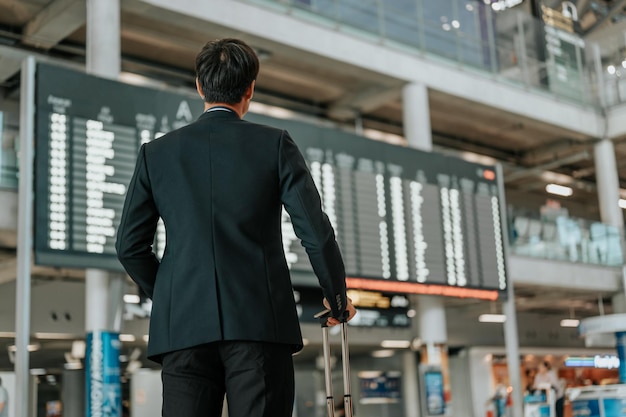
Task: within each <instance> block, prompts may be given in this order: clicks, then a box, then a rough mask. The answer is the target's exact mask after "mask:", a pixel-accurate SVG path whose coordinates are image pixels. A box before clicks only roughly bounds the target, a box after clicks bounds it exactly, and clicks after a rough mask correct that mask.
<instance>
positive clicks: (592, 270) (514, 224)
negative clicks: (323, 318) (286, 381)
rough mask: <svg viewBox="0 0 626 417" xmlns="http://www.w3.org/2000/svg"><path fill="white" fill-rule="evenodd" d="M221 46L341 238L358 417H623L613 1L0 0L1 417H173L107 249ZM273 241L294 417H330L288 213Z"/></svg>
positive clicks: (135, 306)
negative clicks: (292, 152) (286, 320)
mask: <svg viewBox="0 0 626 417" xmlns="http://www.w3.org/2000/svg"><path fill="white" fill-rule="evenodd" d="M225 37H235V38H240V39H243V40H244V41H245V42H247V43H248V44H249V45H251V46H252V47H253V48H254V50H255V52H256V54H257V55H258V58H259V61H260V73H259V75H258V78H257V80H256V89H255V94H254V97H253V100H252V103H251V105H250V111H249V113H248V114H247V115H246V116H245V119H247V120H250V121H253V122H259V123H264V124H268V125H272V126H276V127H279V128H281V129H286V130H287V131H289V133H290V134H291V136H292V137H293V139H294V141H295V142H296V143H297V145H298V147H299V148H300V150H301V151H302V154H303V156H304V157H305V159H306V162H307V164H308V167H309V169H310V172H311V175H312V176H313V179H314V181H315V183H316V186H317V188H318V191H319V193H320V196H321V200H322V208H323V209H324V211H325V212H326V214H327V215H328V217H329V219H330V221H331V223H332V225H333V226H334V228H335V231H336V235H337V242H338V244H339V247H340V249H341V251H342V254H343V257H344V259H345V266H346V273H347V279H346V282H347V285H348V288H349V290H348V295H349V296H350V297H351V299H352V300H353V302H354V304H355V306H356V308H357V309H358V311H359V312H358V314H357V316H356V317H355V319H354V320H353V321H352V322H350V325H349V326H348V330H349V342H350V365H351V377H350V381H351V385H352V398H353V405H354V415H356V416H359V417H378V416H381V417H418V416H420V417H430V416H454V417H504V416H510V417H561V416H566V417H576V416H581V417H582V416H585V417H596V416H597V417H604V416H607V417H608V416H611V417H620V416H626V269H625V268H624V264H625V262H624V253H625V252H624V248H625V246H624V235H625V234H624V230H625V229H624V214H623V211H624V210H626V162H624V161H625V160H622V157H626V1H624V0H571V1H560V0H210V1H201V0H177V1H170V0H0V144H1V146H0V378H1V382H0V400H2V399H3V398H6V397H8V401H6V402H5V403H4V406H6V409H7V410H8V414H3V411H1V410H2V408H0V416H2V417H5V416H7V417H44V416H45V417H60V416H63V417H87V416H107V417H109V416H111V417H123V416H132V417H148V416H156V415H161V376H160V368H159V365H158V364H156V363H154V362H152V361H150V360H149V359H147V357H146V349H147V345H148V343H149V338H148V325H149V320H150V314H151V305H152V301H151V300H150V299H149V298H148V297H147V296H146V295H145V294H143V293H142V292H141V291H139V289H138V287H137V285H136V284H134V283H133V281H132V280H131V279H130V278H129V277H128V276H127V275H126V274H125V273H124V272H123V269H122V268H121V265H120V264H119V263H118V261H117V258H116V256H115V247H114V243H115V231H116V229H117V226H118V223H119V220H120V216H121V211H122V204H123V199H124V195H125V194H126V189H127V186H128V183H129V181H130V178H131V176H132V174H133V170H134V164H135V160H136V157H137V152H138V149H139V146H140V145H141V144H142V143H146V142H150V141H152V140H155V139H158V138H159V137H160V136H162V135H163V134H165V133H167V132H169V131H171V130H174V129H177V128H179V127H182V126H185V125H187V124H188V123H190V122H192V121H193V120H195V119H196V118H197V117H198V116H199V115H200V114H201V113H202V111H203V102H202V100H201V99H200V98H199V97H198V95H197V93H196V90H195V76H196V74H195V67H194V65H195V57H196V55H197V53H198V52H199V51H200V49H201V48H202V47H203V45H204V44H205V43H206V42H207V41H209V40H212V39H218V38H225ZM282 236H283V246H284V251H285V257H286V261H287V263H288V266H289V268H290V270H291V277H292V284H293V290H294V298H295V300H296V303H297V307H298V314H299V318H300V322H301V327H302V331H303V336H304V345H305V346H304V349H303V350H302V351H301V352H299V353H298V354H296V355H295V356H294V363H295V375H296V398H295V402H294V408H293V416H294V417H322V416H326V415H327V402H326V397H327V395H326V392H325V388H324V385H325V377H324V359H323V353H322V332H321V329H320V326H319V324H318V322H317V320H316V319H314V317H313V315H314V314H315V313H316V312H318V311H319V310H321V309H322V305H321V299H322V293H321V290H320V289H319V285H318V281H317V278H316V276H315V274H314V273H313V270H312V267H311V265H310V263H309V261H308V258H307V255H306V252H305V250H304V248H303V247H302V246H301V245H300V241H299V240H298V238H297V236H296V234H295V232H294V228H293V226H292V225H291V222H290V218H289V215H288V214H287V212H286V211H285V212H284V213H283V216H282ZM166 244H167V230H166V227H165V225H164V224H163V223H162V222H161V223H160V224H159V226H158V228H157V233H156V236H155V242H154V245H153V249H154V251H155V253H156V254H157V256H162V255H163V252H164V250H165V246H166ZM336 330H337V328H333V329H331V330H330V340H331V355H332V357H331V365H332V369H331V377H332V378H331V380H332V382H333V385H334V393H335V403H336V406H337V410H336V412H335V415H338V416H343V415H349V414H344V413H345V410H343V409H342V407H341V404H342V402H343V401H342V396H343V392H344V385H343V381H342V366H341V363H342V358H341V348H340V346H341V344H340V335H339V334H338V331H336ZM103 345H104V348H103V347H102V346H103ZM100 348H102V349H104V350H103V351H101V352H100V351H98V352H96V351H97V350H98V349H100ZM94 352H96V354H94ZM98 361H99V362H98ZM546 367H547V368H548V369H547V371H546V369H544V368H546ZM97 372H99V373H100V374H101V375H102V374H104V379H103V380H102V381H100V382H98V384H100V385H101V386H106V387H108V388H107V389H109V390H110V393H109V394H107V396H106V398H105V400H102V395H103V394H102V393H100V394H94V392H96V391H94V390H95V388H94V382H93V375H94V374H95V373H97ZM546 372H547V373H548V374H550V375H551V378H552V377H553V378H554V381H555V382H554V383H547V384H546V383H541V382H539V381H542V380H543V379H542V378H545V376H544V374H545V373H546ZM3 391H4V393H5V394H4V395H1V394H2V392H3ZM111 393H112V394H111ZM96 400H98V401H96ZM235 400H236V399H233V401H235ZM226 401H228V398H227V399H226ZM105 403H106V404H105ZM2 404H3V403H2V402H1V401H0V407H2ZM223 415H224V416H227V415H228V413H227V408H225V409H224V414H223Z"/></svg>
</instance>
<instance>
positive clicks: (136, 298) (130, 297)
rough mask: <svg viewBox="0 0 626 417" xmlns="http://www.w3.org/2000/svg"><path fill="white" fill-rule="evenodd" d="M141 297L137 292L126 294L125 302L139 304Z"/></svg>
mask: <svg viewBox="0 0 626 417" xmlns="http://www.w3.org/2000/svg"><path fill="white" fill-rule="evenodd" d="M140 301H141V299H140V298H139V296H138V295H136V294H124V302H125V303H127V304H139V302H140Z"/></svg>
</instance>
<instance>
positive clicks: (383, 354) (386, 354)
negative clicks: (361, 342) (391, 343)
mask: <svg viewBox="0 0 626 417" xmlns="http://www.w3.org/2000/svg"><path fill="white" fill-rule="evenodd" d="M395 354H396V352H395V351H393V350H391V349H385V350H375V351H373V352H372V356H373V357H374V358H390V357H392V356H393V355H395Z"/></svg>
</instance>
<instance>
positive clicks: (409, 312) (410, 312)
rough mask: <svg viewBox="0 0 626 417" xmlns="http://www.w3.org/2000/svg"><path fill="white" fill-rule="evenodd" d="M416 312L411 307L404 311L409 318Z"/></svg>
mask: <svg viewBox="0 0 626 417" xmlns="http://www.w3.org/2000/svg"><path fill="white" fill-rule="evenodd" d="M416 314H417V311H415V309H413V308H412V309H410V310H408V311H407V312H406V316H407V317H408V318H411V319H412V318H413V317H415V315H416Z"/></svg>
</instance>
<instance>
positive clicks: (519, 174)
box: [504, 151, 591, 183]
mask: <svg viewBox="0 0 626 417" xmlns="http://www.w3.org/2000/svg"><path fill="white" fill-rule="evenodd" d="M590 158H591V154H590V153H589V152H587V151H583V152H579V153H575V154H574V155H570V156H567V157H565V158H559V159H555V160H554V161H552V162H548V163H545V164H542V165H537V166H536V167H532V168H528V169H522V170H520V171H516V172H513V173H511V174H508V175H505V176H504V182H506V183H510V182H513V181H517V180H520V179H523V178H528V177H534V176H537V175H541V174H542V173H543V172H544V171H550V170H553V169H555V168H558V167H561V166H563V165H569V164H574V163H576V162H580V161H585V160H588V159H590Z"/></svg>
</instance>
